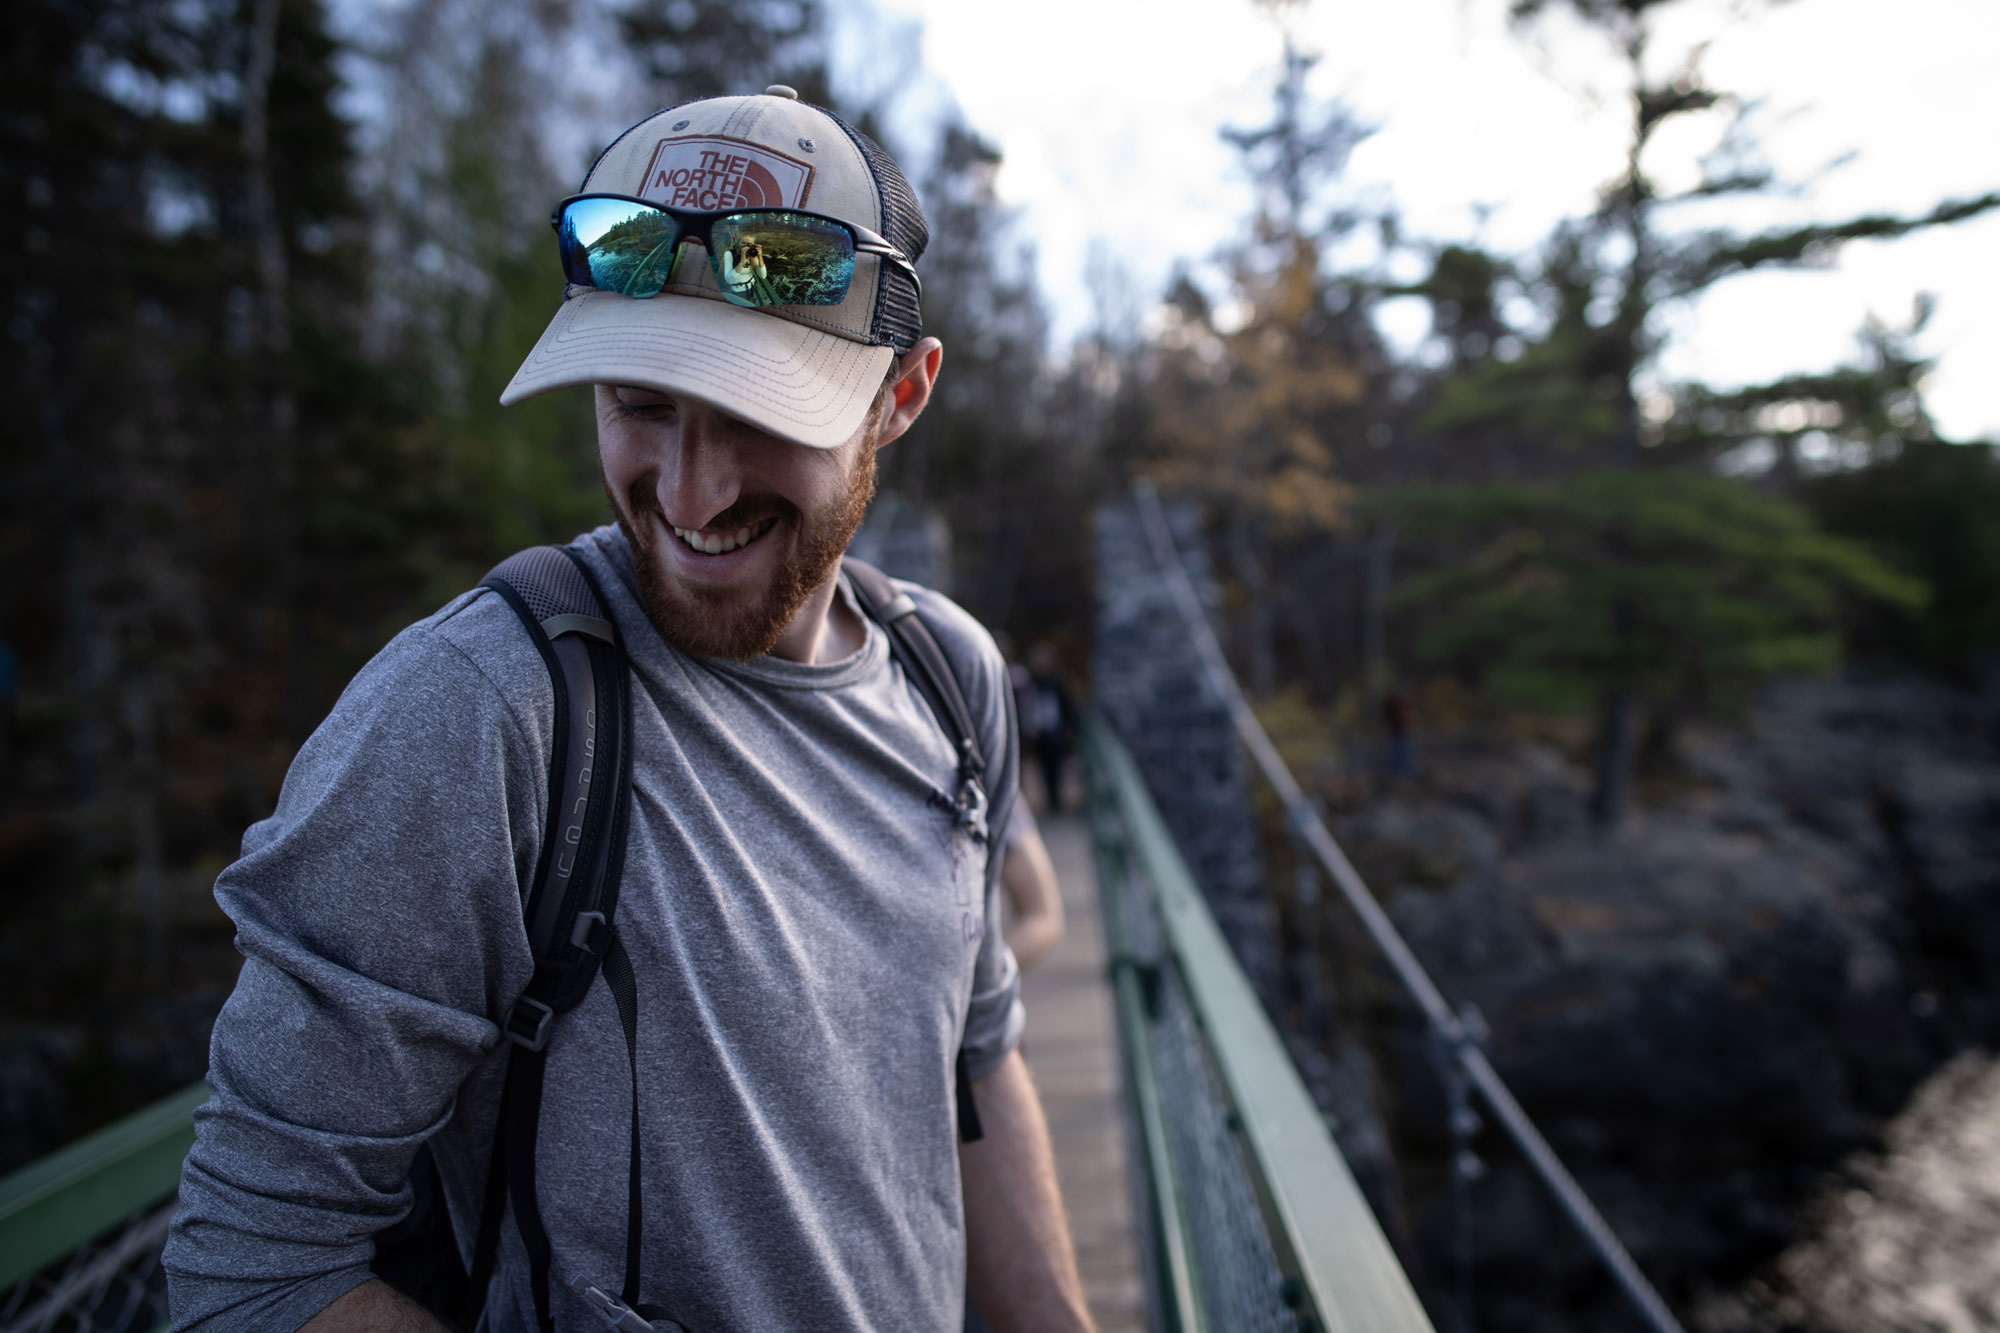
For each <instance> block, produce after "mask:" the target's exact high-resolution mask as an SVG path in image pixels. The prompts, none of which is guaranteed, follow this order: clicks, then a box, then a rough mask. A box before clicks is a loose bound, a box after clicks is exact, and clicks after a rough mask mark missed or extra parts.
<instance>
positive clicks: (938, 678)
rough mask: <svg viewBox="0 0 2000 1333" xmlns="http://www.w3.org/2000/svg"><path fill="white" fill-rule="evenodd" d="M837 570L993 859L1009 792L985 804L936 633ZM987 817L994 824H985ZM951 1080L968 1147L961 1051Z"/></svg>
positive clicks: (870, 583)
mask: <svg viewBox="0 0 2000 1333" xmlns="http://www.w3.org/2000/svg"><path fill="white" fill-rule="evenodd" d="M841 568H842V569H843V570H845V571H846V573H847V581H848V584H849V586H850V587H852V588H853V589H854V599H855V600H856V601H857V602H859V603H860V604H861V609H862V610H863V611H864V612H866V613H867V615H868V618H869V619H871V620H873V621H875V623H877V624H878V625H880V626H882V628H883V629H884V630H886V631H887V632H888V635H889V647H890V650H891V651H892V652H893V653H894V654H895V656H896V659H897V660H898V661H900V662H902V663H903V666H904V669H905V670H906V671H908V672H909V674H910V678H911V679H912V680H913V681H915V682H916V686H917V691H918V693H920V694H922V695H923V696H924V702H925V703H927V704H929V705H930V709H931V714H932V715H933V716H934V717H936V718H937V720H938V725H939V726H941V727H943V728H944V731H945V735H946V736H948V737H950V738H951V741H952V743H953V748H954V749H955V750H956V751H957V752H958V793H957V795H956V797H955V804H954V810H955V812H956V814H957V815H958V818H959V821H960V822H961V823H963V824H964V825H965V826H966V827H967V828H968V829H969V830H970V831H971V832H972V834H973V836H975V837H977V838H979V839H980V840H982V841H984V842H985V843H986V844H987V848H988V855H989V856H990V855H992V854H993V853H994V852H997V851H999V850H1000V848H999V839H1000V837H1001V835H1002V833H1003V832H1004V831H1005V829H1006V820H1007V817H1008V815H1009V813H1010V812H1011V810H1012V808H1013V793H1011V792H1003V793H1001V799H1000V801H999V803H998V804H997V805H990V803H989V802H988V800H987V795H986V786H985V778H986V756H985V754H984V753H983V752H982V750H981V749H980V745H979V731H978V729H977V728H976V727H975V726H974V725H973V721H972V709H971V708H970V707H968V706H967V704H966V702H965V688H964V686H962V685H961V684H960V683H959V679H958V672H957V670H956V669H954V668H953V666H952V664H951V659H950V658H949V657H948V656H947V655H946V654H945V651H944V649H943V648H942V647H941V646H939V644H938V641H937V635H935V634H933V633H932V632H931V627H930V626H929V625H927V624H925V623H924V618H923V617H922V616H921V615H919V614H917V604H916V601H915V600H914V599H913V598H912V597H911V596H910V595H909V594H908V593H906V592H902V591H899V590H898V589H897V587H896V585H895V584H894V583H892V582H891V581H890V580H889V576H888V575H886V574H884V573H883V572H882V571H881V570H879V569H877V568H875V567H874V566H873V565H870V564H867V563H865V562H863V561H860V560H856V559H855V558H854V557H853V556H848V557H847V558H846V559H845V560H843V561H842V562H841ZM1003 702H1004V703H1005V706H1006V707H1008V708H1012V706H1013V701H1012V696H1011V694H1008V695H1005V696H1003ZM989 818H990V820H991V821H993V822H991V823H989ZM953 1079H954V1083H955V1085H956V1086H955V1095H956V1098H957V1102H958V1135H959V1137H960V1138H961V1139H963V1140H964V1141H965V1142H967V1143H976V1142H978V1141H979V1140H980V1139H981V1138H983V1137H985V1131H984V1130H983V1129H982V1128H981V1127H980V1124H979V1107H978V1105H977V1103H975V1102H974V1101H973V1099H972V1076H971V1073H970V1071H969V1070H968V1069H967V1067H966V1061H965V1052H964V1051H963V1050H961V1051H960V1052H959V1053H958V1060H957V1063H956V1066H955V1068H954V1070H953Z"/></svg>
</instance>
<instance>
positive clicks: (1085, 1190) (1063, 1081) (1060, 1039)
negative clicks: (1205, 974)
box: [1021, 815, 1147, 1333]
mask: <svg viewBox="0 0 2000 1333" xmlns="http://www.w3.org/2000/svg"><path fill="white" fill-rule="evenodd" d="M1041 825H1042V839H1043V841H1044V842H1046V843H1047V844H1048V849H1049V858H1050V860H1051V861H1053V862H1054V863H1055V869H1056V877H1057V879H1058V880H1060V881H1061V883H1062V891H1063V911H1064V914H1065V916H1066V917H1067V919H1068V930H1067V931H1066V932H1065V933H1064V935H1063V939H1062V942H1061V943H1060V944H1058V945H1057V946H1056V947H1055V949H1053V950H1052V951H1050V953H1049V956H1048V957H1047V958H1045V959H1043V960H1042V963H1041V965H1040V966H1039V967H1037V968H1036V969H1035V970H1034V971H1032V972H1030V973H1028V974H1027V975H1026V976H1025V977H1023V978H1022V982H1021V991H1022V1002H1023V1003H1024V1004H1025V1005H1026V1006H1027V1011H1028V1027H1027V1033H1026V1036H1025V1038H1024V1041H1025V1052H1026V1058H1027V1061H1028V1067H1029V1069H1030V1070H1031V1071H1032V1072H1033V1074H1034V1077H1035V1083H1036V1086H1037V1087H1038V1088H1039V1089H1040V1090H1041V1095H1042V1107H1043V1110H1044V1112H1045V1113H1046V1114H1047V1116H1048V1120H1049V1135H1050V1138H1051V1139H1052V1140H1053V1141H1054V1144H1055V1156H1056V1174H1057V1177H1058V1179H1059V1180H1060V1181H1061V1183H1062V1191H1063V1202H1064V1204H1065V1205H1066V1206H1067V1208H1068V1210H1069V1223H1070V1231H1071V1233H1072V1235H1073V1236H1074V1238H1075V1240H1076V1257H1077V1265H1078V1267H1079V1268H1080V1270H1081V1271H1082V1275H1083V1287H1084V1296H1085V1298H1086V1299H1087V1300H1088V1302H1089V1304H1090V1311H1091V1314H1092V1316H1093V1317H1095V1319H1096V1320H1097V1326H1098V1328H1099V1330H1100V1331H1101V1333H1140V1331H1141V1330H1143V1329H1145V1328H1146V1327H1147V1322H1146V1297H1145V1290H1144V1287H1143V1285H1142V1278H1141V1275H1140V1260H1139V1233H1138V1228H1137V1224H1136V1223H1135V1221H1134V1219H1133V1214H1132V1189H1131V1176H1130V1172H1129V1168H1128V1164H1127V1157H1126V1144H1125V1116H1124V1108H1123V1106H1122V1105H1121V1102H1120V1098H1121V1092H1120V1087H1119V1079H1120V1074H1119V1053H1118V1028H1117V1023H1116V1020H1115V1018H1114V1017H1113V1011H1112V999H1111V986H1110V982H1109V980H1108V971H1107V960H1106V957H1105V947H1104V926H1103V922H1102V921H1101V919H1100V918H1099V916H1098V908H1097V882H1096V875H1095V867H1094V865H1093V863H1092V860H1091V849H1090V831H1089V827H1088V825H1086V824H1085V822H1084V821H1083V820H1082V819H1081V818H1079V817H1077V816H1075V815H1059V816H1054V817H1045V818H1043V819H1042V821H1041Z"/></svg>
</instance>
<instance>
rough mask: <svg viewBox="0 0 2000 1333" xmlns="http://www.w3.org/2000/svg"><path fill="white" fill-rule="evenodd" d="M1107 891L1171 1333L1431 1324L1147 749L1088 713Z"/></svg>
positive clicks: (1160, 1319) (1153, 1244)
mask: <svg viewBox="0 0 2000 1333" xmlns="http://www.w3.org/2000/svg"><path fill="white" fill-rule="evenodd" d="M1083 754H1084V761H1085V773H1086V776H1087V780H1088V783H1089V787H1090V814H1091V828H1092V833H1093V842H1094V843H1095V847H1096V853H1097V872H1098V873H1097V878H1098V893H1099V898H1100V904H1101V908H1102V911H1103V913H1104V920H1105V933H1106V941H1107V944H1108V945H1109V949H1110V953H1111V968H1112V979H1113V988H1114V992H1115V1003H1116V1007H1117V1014H1118V1026H1119V1035H1120V1044H1121V1045H1122V1047H1123V1049H1124V1054H1125V1062H1126V1086H1127V1089H1128V1093H1129V1096H1128V1102H1129V1110H1130V1113H1131V1122H1132V1124H1133V1126H1134V1129H1135V1136H1134V1142H1133V1150H1134V1155H1135V1156H1136V1157H1137V1158H1138V1160H1139V1162H1140V1167H1141V1169H1140V1173H1139V1174H1140V1176H1141V1177H1142V1179H1143V1181H1144V1191H1145V1194H1146V1200H1145V1202H1146V1204H1147V1208H1146V1217H1145V1230H1146V1233H1147V1244H1146V1261H1147V1268H1148V1273H1149V1276H1150V1278H1151V1283H1150V1286H1151V1294H1152V1297H1153V1306H1154V1314H1155V1323H1156V1326H1158V1327H1160V1328H1163V1329H1166V1330H1168V1331H1169V1333H1203V1331H1206V1330H1214V1331H1215V1333H1223V1331H1225V1330H1227V1333H1237V1331H1238V1330H1245V1331H1248V1330H1261V1329H1270V1330H1279V1329H1285V1330H1291V1329H1301V1330H1326V1331H1327V1333H1340V1331H1343V1330H1344V1331H1347V1333H1364V1331H1365V1333H1431V1324H1430V1320H1429V1319H1428V1318H1427V1317H1426V1316H1425V1314H1424V1310H1423V1306H1422V1305H1421V1304H1419V1303H1418V1301H1417V1297H1416V1293H1415V1292H1414V1291H1413V1290H1412V1289H1411V1287H1410V1283H1409V1279H1408V1278H1407V1277H1406V1276H1405V1275H1404V1273H1403V1269H1402V1266H1401V1264H1399V1263H1398V1262H1397V1260H1396V1256H1395V1254H1394V1252H1393V1251H1392V1250H1391V1249H1390V1248H1389V1243H1388V1240H1387V1239H1386V1238H1385V1237H1384V1236H1383V1234H1382V1230H1381V1228H1380V1227H1379V1226H1378V1225H1377V1224H1376V1221H1375V1217H1374V1214H1373V1213H1371V1212H1370V1211H1369V1208H1368V1204H1367V1202H1366V1200H1365V1199H1363V1197H1362V1195H1361V1191H1360V1189H1359V1187H1358V1186H1357V1185H1356V1184H1355V1181H1354V1177H1353V1175H1352V1173H1351V1172H1349V1170H1348V1169H1347V1163H1346V1162H1345V1161H1344V1160H1343V1159H1342V1157H1341V1155H1340V1150H1339V1149H1338V1148H1337V1147H1336V1146H1335V1144H1334V1142H1333V1138H1332V1136H1331V1134H1330V1133H1329V1132H1328V1129H1327V1124H1326V1120H1325V1118H1324V1117H1323V1116H1322V1115H1321V1114H1320V1111H1319V1108H1318V1107H1317V1106H1316V1105H1315V1104H1314V1102H1313V1099H1312V1096H1311V1094H1309V1093H1308V1092H1307V1091H1306V1087H1305V1084H1304V1083H1303V1082H1302V1081H1301V1080H1300V1078H1299V1075H1298V1072H1297V1070H1296V1069H1295V1068H1294V1067H1293V1064H1292V1060H1291V1057H1290V1055H1289V1054H1288V1053H1287V1052H1286V1050H1285V1046H1284V1042H1283V1040H1282V1039H1281V1038H1280V1037H1279V1035H1278V1033H1277V1030H1276V1029H1275V1028H1273V1027H1272V1025H1271V1022H1270V1020H1269V1019H1268V1018H1267V1017H1266V1016H1265V1014H1264V1010H1263V1006H1262V1005H1261V1004H1260V1003H1259V1002H1258V1000H1257V996H1256V994H1255V992H1254V991H1253V990H1252V989H1251V986H1250V982H1249V979H1248V978H1247V977H1245V976H1244V974H1243V971H1242V969H1241V968H1240V967H1239V966H1238V965H1237V962H1236V959H1235V956H1234V954H1233V953H1232V952H1231V951H1230V948H1229V945H1228V942H1227V941H1226V940H1224V938H1223V936H1222V932H1221V930H1220V928H1219V927H1218V926H1217V925H1216V923H1215V919H1214V918H1213V917H1212V916H1211V915H1210V914H1209V911H1208V907H1207V905H1206V903H1204V901H1203V900H1202V896H1201V892H1200V890H1199V889H1198V888H1197V887H1196V886H1195V883H1194V880H1193V878H1192V876H1190V874H1189V873H1188V870H1187V867H1186V865H1185V864H1184V863H1183V862H1182V860H1181V857H1180V853H1179V852H1178V851H1177V850H1176V848H1175V846H1174V841H1173V838H1172V836H1171V835H1170V834H1169V833H1168V831H1167V828H1166V825H1165V823H1164V821H1163V820H1162V819H1161V816H1160V812H1159V810H1158V809H1157V808H1156V807H1155V806H1154V804H1153V800H1152V797H1151V796H1150V795H1149V794H1148V793H1147V791H1146V786H1145V782H1144V780H1143V779H1142V778H1141V777H1140V776H1139V772H1138V770H1137V769H1136V768H1135V767H1134V766H1133V763H1132V759H1131V756H1130V755H1128V754H1127V753H1126V752H1125V749H1124V747H1123V746H1122V745H1121V744H1120V743H1119V742H1118V739H1117V738H1116V737H1115V736H1114V735H1113V734H1112V733H1111V729H1110V727H1109V726H1108V725H1106V724H1105V723H1104V721H1103V720H1102V719H1101V718H1098V717H1095V716H1092V717H1089V718H1087V719H1086V721H1085V725H1084V728H1083Z"/></svg>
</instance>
